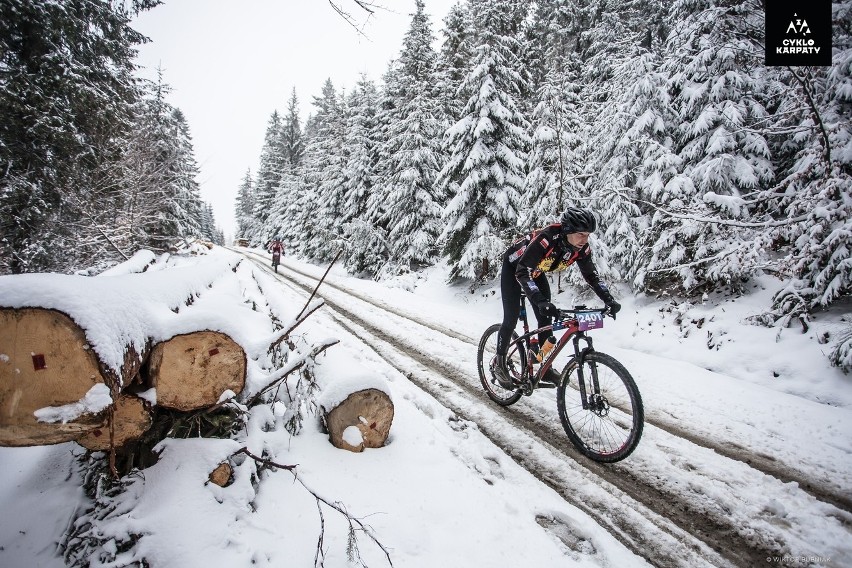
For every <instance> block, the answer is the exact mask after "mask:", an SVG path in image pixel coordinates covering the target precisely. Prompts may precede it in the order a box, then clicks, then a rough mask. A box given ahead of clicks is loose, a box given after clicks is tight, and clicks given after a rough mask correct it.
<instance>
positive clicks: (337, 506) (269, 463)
mask: <svg viewBox="0 0 852 568" xmlns="http://www.w3.org/2000/svg"><path fill="white" fill-rule="evenodd" d="M238 454H245V455H247V456H248V457H250V458H251V459H253V460H254V461H255V462H257V463H260V464H263V465H265V466H268V467H275V468H279V469H286V470H287V471H290V472H293V479H295V480H296V481H297V482H298V483H299V485H301V486H302V487H303V488H304V489H305V491H307V492H308V493H310V494H311V495H312V496H313V498H314V499H316V502H317V509H318V510H319V516H320V535H319V537H318V541H317V554H316V556H315V558H314V566H322V561H321V559H320V557H321V556H322V543H323V541H324V536H325V517H324V516H323V513H322V508H321V507H320V504H323V505H325V506H326V507H329V508H330V509H334V510H335V511H337V512H338V513H340V514H341V515H343V516H344V517H345V518H346V521H347V522H348V523H349V532H350V537H351V538H355V537H354V536H352V535H354V532H355V526H357V527H358V530H360V531H362V532H363V533H364V534H366V535H367V536H368V537H370V539H371V540H372V541H373V542H374V543H375V544H376V546H378V547H379V548H380V549H382V552H384V553H385V558H387V559H388V564H389V565H390V566H393V561H392V560H391V557H390V552H388V549H387V548H385V546H384V545H383V544H382V543H381V542H380V541H379V539H378V538H376V536H375V535H374V534H373V532H372V530H370V527H369V526H367V525H365V524H364V523H362V522H361V520H360V519H358V518H356V517H353V516H352V515H350V514H349V512H348V511H347V510H346V508H345V507H344V506H343V505H341V504H340V503H337V502H331V501H329V500H328V499H325V498H324V497H322V496H321V495H319V494H318V493H317V492H316V491H314V490H313V489H311V488H310V487H308V486H307V484H306V483H305V482H304V481H302V480H301V479H300V478H299V476H298V475H297V474H296V473H295V471H294V470H295V469H296V467H298V465H283V464H280V463H277V462H274V461H272V460H268V459H266V458H262V457H259V456H256V455H255V454H253V453H252V452H251V451H250V450H249V449H248V448H240V449H239V450H237V451H236V452H234V453H233V454H232V455H233V456H235V455H238ZM356 540H357V539H356ZM350 546H353V545H352V544H350ZM354 554H358V552H357V544H355V545H354Z"/></svg>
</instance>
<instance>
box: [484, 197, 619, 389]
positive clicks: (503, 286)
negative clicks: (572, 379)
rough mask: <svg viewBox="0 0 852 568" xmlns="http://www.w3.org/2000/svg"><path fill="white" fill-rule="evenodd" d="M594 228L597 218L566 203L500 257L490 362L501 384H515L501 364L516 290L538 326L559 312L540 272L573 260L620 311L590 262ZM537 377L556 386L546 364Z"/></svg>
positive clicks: (517, 308) (516, 311)
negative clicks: (499, 307) (554, 219)
mask: <svg viewBox="0 0 852 568" xmlns="http://www.w3.org/2000/svg"><path fill="white" fill-rule="evenodd" d="M596 228H597V221H596V219H595V216H594V214H593V213H592V212H591V211H589V210H588V209H581V208H578V207H569V208H568V209H566V210H565V212H564V213H563V214H562V218H561V220H560V222H559V223H554V224H552V225H549V226H547V227H545V228H543V229H540V230H537V231H533V232H532V233H530V234H528V235H525V236H524V237H522V238H520V239H518V240H517V241H515V242H514V243H512V245H511V246H509V248H508V250H507V251H506V253H505V254H504V255H503V267H502V270H501V272H500V294H501V295H502V298H503V323H502V325H501V326H500V332H499V334H498V336H497V358H496V361H495V362H494V363H493V364H492V371H493V372H494V376H495V378H496V379H497V381H498V382H499V383H500V386H502V387H503V388H506V389H511V388H513V386H514V385H513V384H512V379H511V378H510V376H509V371H508V369H507V368H506V351H507V350H508V347H509V342H510V340H511V337H512V331H513V330H514V329H515V326H516V325H517V322H518V316H520V312H521V291H522V290H523V292H524V293H525V294H526V295H527V298H529V300H530V304H531V306H532V309H533V313H535V317H536V320H537V321H538V327H544V326H546V325H550V323H551V322H552V321H553V317H555V316H557V315H559V309H558V308H557V307H556V306H554V305H553V304H552V303H550V283H549V282H548V281H547V276H546V275H545V273H547V272H557V271H559V270H565V269H566V268H568V267H569V266H571V265H572V264H574V263H575V262H576V263H577V266H578V267H579V268H580V272H581V273H582V274H583V278H585V280H586V282H588V284H589V286H591V287H592V290H594V291H595V294H597V295H598V297H599V298H600V299H601V300H603V302H604V304H606V306H607V307H608V308H609V311H610V313H611V314H613V315H615V314H616V313H618V311H619V310H620V309H621V304H619V303H618V302H616V301H615V299H614V298H613V297H612V294H610V292H609V289H608V288H607V287H606V285H605V284H604V283H603V282H601V280H600V277H599V276H598V271H597V268H595V264H594V262H592V251H591V248H590V247H589V234H590V233H592V232H593V231H594V230H595V229H596ZM552 335H553V332H551V331H548V332H545V333H540V334H539V336H538V340H539V345H544V342H545V341H546V340H547V339H548V338H549V337H551V336H552ZM541 380H542V381H544V382H548V383H554V384H555V383H556V382H557V381H558V380H559V373H557V372H556V371H554V370H553V368H552V367H551V368H550V369H548V370H547V373H545V375H544V376H543V377H542V379H541Z"/></svg>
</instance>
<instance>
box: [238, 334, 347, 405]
mask: <svg viewBox="0 0 852 568" xmlns="http://www.w3.org/2000/svg"><path fill="white" fill-rule="evenodd" d="M338 343H340V340H338V339H331V340H329V341H328V342H327V343H323V344H322V345H318V346H315V347H314V348H313V349H311V352H310V353H308V355H307V356H305V358H304V359H302V360H301V361H299V362H298V363H296V364H295V365H293V366H292V367H290V368H288V369H287V370H286V371H278V372H277V373H273V374H272V375H273V376H274V375H280V376H275V377H274V378H273V379H272V382H271V383H269V384H268V385H266V386H265V387H264V388H263V389H262V390H260V391H259V392H258V393H257V394H256V395H254V396H253V397H252V398H251V400H250V401H249V402H248V403H247V406H254V405H255V404H256V403H257V401H258V400H260V397H261V396H262V395H263V394H264V393H266V392H268V391H270V390H272V389H273V388H275V387H276V386H277V385H278V384H279V383H280V382H282V381H286V380H287V377H288V376H289V375H290V374H291V373H293V372H294V371H297V370H299V369H301V368H302V367H304V366H305V362H306V361H307V360H308V359H309V358H314V357H316V356H317V355H319V354H320V353H322V352H323V351H325V350H326V349H328V348H329V347H331V346H332V345H336V344H338Z"/></svg>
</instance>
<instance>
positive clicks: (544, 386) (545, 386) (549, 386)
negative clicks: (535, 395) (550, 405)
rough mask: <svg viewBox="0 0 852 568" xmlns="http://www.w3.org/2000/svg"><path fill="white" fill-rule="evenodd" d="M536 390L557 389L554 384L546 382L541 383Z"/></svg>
mask: <svg viewBox="0 0 852 568" xmlns="http://www.w3.org/2000/svg"><path fill="white" fill-rule="evenodd" d="M535 388H537V389H555V388H556V385H555V384H553V383H548V382H545V381H539V382H538V384H537V385H536V386H535Z"/></svg>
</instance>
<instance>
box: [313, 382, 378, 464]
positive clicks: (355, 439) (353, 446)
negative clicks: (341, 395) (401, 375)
mask: <svg viewBox="0 0 852 568" xmlns="http://www.w3.org/2000/svg"><path fill="white" fill-rule="evenodd" d="M325 411H326V414H325V424H326V427H327V428H328V434H329V439H330V440H331V443H332V444H333V445H334V446H335V447H337V448H341V449H344V450H349V451H350V452H362V451H364V448H381V447H382V446H384V445H385V442H386V441H387V439H388V434H389V433H390V428H391V423H392V422H393V402H391V399H390V397H389V396H388V395H387V394H386V393H384V392H382V391H380V390H377V389H365V390H361V391H357V392H354V393H352V394H350V395H349V396H348V397H346V400H344V401H343V402H341V403H340V404H339V405H337V406H336V407H334V408H332V409H330V410H329V409H325Z"/></svg>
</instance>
